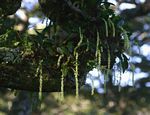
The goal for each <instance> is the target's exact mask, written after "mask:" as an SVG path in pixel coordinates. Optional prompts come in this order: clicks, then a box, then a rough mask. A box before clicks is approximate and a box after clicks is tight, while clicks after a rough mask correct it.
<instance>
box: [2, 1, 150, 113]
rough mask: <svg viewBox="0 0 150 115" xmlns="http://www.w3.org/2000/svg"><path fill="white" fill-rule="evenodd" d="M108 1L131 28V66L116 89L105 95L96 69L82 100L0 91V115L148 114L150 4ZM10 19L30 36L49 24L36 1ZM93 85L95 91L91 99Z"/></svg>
mask: <svg viewBox="0 0 150 115" xmlns="http://www.w3.org/2000/svg"><path fill="white" fill-rule="evenodd" d="M108 1H109V2H111V3H113V4H115V6H112V8H113V9H114V10H115V12H116V14H118V15H121V16H122V19H123V20H122V23H125V24H126V25H127V26H128V30H127V31H128V32H129V33H130V36H129V37H130V45H131V47H130V49H129V51H127V52H126V55H127V56H128V57H129V59H130V67H129V69H128V70H126V72H125V73H124V74H123V73H122V75H121V78H120V76H119V75H118V78H117V77H116V78H115V80H114V82H113V83H114V84H113V87H111V88H109V87H108V90H110V91H109V94H107V95H106V94H104V89H103V87H102V85H103V75H102V74H101V73H98V71H97V70H96V69H93V71H90V72H89V74H88V75H87V80H86V83H85V84H86V85H85V86H83V87H82V89H81V92H80V99H79V100H75V97H74V96H73V95H71V94H70V95H66V96H65V100H64V102H60V101H59V98H60V95H59V93H44V94H43V99H42V101H39V100H38V93H35V92H34V93H33V92H27V91H14V90H13V91H12V90H10V89H4V88H0V115H8V114H10V115H30V114H32V115H149V112H150V98H149V97H150V1H149V0H108ZM0 4H1V3H0ZM11 17H12V18H15V19H16V20H17V21H18V23H17V25H16V26H15V27H14V28H15V29H16V30H18V31H25V30H27V32H28V33H29V34H35V31H34V29H35V28H36V29H43V28H44V27H45V26H46V24H47V23H49V20H48V19H47V18H46V17H45V16H44V15H43V13H42V12H41V10H40V8H39V4H38V1H37V0H23V2H22V5H21V8H20V9H19V10H18V11H17V12H16V14H14V15H12V16H11ZM116 60H117V59H116ZM99 74H100V75H101V77H100V78H99V77H98V76H99ZM116 76H117V72H116ZM118 85H119V86H118ZM91 86H94V88H95V94H94V95H92V96H91ZM16 108H17V109H16ZM31 109H32V110H31ZM20 110H24V111H25V112H22V111H20ZM30 111H32V113H30Z"/></svg>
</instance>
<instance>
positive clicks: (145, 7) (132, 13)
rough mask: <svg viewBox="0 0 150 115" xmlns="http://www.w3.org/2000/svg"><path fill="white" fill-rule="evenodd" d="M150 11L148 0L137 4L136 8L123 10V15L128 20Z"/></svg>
mask: <svg viewBox="0 0 150 115" xmlns="http://www.w3.org/2000/svg"><path fill="white" fill-rule="evenodd" d="M148 13H150V1H149V0H147V1H146V2H145V3H144V4H139V5H137V7H136V8H132V9H126V10H123V11H122V12H121V16H122V17H124V18H125V19H127V20H131V19H133V18H136V17H139V16H144V15H147V14H148Z"/></svg>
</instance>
